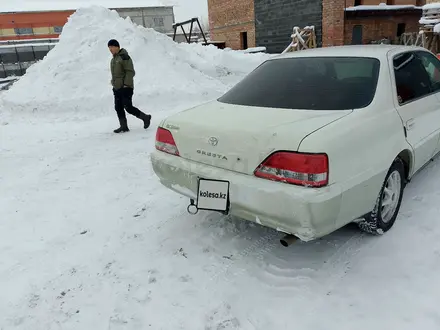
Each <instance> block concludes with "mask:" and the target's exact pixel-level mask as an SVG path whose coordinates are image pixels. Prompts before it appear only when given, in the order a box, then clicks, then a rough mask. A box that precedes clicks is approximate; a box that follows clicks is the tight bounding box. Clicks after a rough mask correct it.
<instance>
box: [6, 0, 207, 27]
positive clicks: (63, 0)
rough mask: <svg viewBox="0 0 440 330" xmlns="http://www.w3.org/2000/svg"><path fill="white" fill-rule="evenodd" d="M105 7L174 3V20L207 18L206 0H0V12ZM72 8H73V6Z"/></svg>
mask: <svg viewBox="0 0 440 330" xmlns="http://www.w3.org/2000/svg"><path fill="white" fill-rule="evenodd" d="M94 4H96V5H100V6H106V7H113V8H115V7H125V6H127V7H130V6H139V7H142V6H144V7H145V6H149V5H150V6H155V5H156V6H157V5H174V6H175V7H174V15H175V17H176V21H177V22H179V21H185V20H188V19H190V18H192V17H200V18H203V19H206V20H207V18H208V1H207V0H0V12H5V11H23V10H51V9H52V10H56V9H72V8H73V7H75V8H77V7H80V6H90V5H94ZM73 9H74V8H73Z"/></svg>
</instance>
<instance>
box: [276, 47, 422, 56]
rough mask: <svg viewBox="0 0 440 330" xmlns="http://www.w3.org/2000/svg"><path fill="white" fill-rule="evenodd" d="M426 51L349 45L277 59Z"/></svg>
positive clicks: (314, 49) (287, 54)
mask: <svg viewBox="0 0 440 330" xmlns="http://www.w3.org/2000/svg"><path fill="white" fill-rule="evenodd" d="M409 49H412V50H415V49H420V50H426V49H425V48H422V47H416V46H402V45H385V44H383V45H347V46H335V47H322V48H312V49H305V50H300V51H297V52H290V53H285V54H283V55H279V56H276V58H279V59H281V58H292V57H320V56H348V57H373V58H384V57H386V56H387V54H388V52H390V51H399V50H409Z"/></svg>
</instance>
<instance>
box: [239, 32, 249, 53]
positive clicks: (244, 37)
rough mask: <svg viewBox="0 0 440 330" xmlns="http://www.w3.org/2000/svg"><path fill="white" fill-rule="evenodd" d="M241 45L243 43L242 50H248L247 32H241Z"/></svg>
mask: <svg viewBox="0 0 440 330" xmlns="http://www.w3.org/2000/svg"><path fill="white" fill-rule="evenodd" d="M240 43H241V49H247V48H248V36H247V32H241V33H240Z"/></svg>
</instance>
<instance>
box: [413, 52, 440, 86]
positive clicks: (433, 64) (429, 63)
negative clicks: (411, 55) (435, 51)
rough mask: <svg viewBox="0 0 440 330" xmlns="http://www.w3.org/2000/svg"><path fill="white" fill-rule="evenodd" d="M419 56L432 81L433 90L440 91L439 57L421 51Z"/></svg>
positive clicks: (418, 53)
mask: <svg viewBox="0 0 440 330" xmlns="http://www.w3.org/2000/svg"><path fill="white" fill-rule="evenodd" d="M417 56H418V57H419V58H420V61H421V62H422V64H423V67H424V68H425V70H426V72H427V73H428V76H429V80H430V81H431V86H432V90H433V91H435V92H438V91H440V61H439V60H438V58H437V57H435V56H434V55H432V54H431V53H428V52H423V51H419V52H417Z"/></svg>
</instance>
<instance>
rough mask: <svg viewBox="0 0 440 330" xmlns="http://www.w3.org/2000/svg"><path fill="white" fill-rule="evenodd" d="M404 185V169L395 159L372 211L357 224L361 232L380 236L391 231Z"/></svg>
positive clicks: (401, 163)
mask: <svg viewBox="0 0 440 330" xmlns="http://www.w3.org/2000/svg"><path fill="white" fill-rule="evenodd" d="M405 183H406V179H405V167H404V164H403V162H402V160H401V159H400V158H397V159H396V160H395V161H394V162H393V164H392V165H391V167H390V169H389V171H388V173H387V175H386V177H385V181H384V183H383V185H382V188H381V190H380V193H379V196H378V198H377V200H376V205H375V206H374V209H373V211H372V212H371V213H370V214H368V215H367V216H366V217H365V219H363V220H361V221H360V222H358V225H359V228H360V229H361V230H363V231H365V232H367V233H369V234H374V235H380V234H383V233H384V232H387V231H388V230H390V229H391V227H392V226H393V225H394V222H395V221H396V218H397V215H398V213H399V209H400V204H401V203H402V197H403V190H404V188H405Z"/></svg>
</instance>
